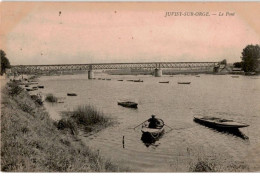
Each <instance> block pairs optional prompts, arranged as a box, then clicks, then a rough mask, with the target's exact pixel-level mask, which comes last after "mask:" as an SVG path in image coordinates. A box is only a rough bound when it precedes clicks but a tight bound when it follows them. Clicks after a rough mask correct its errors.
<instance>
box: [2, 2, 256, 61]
mask: <svg viewBox="0 0 260 176" xmlns="http://www.w3.org/2000/svg"><path fill="white" fill-rule="evenodd" d="M0 11H1V33H0V35H1V41H0V44H1V49H3V50H4V51H5V52H6V54H7V57H8V58H9V60H10V62H11V64H12V65H43V64H88V63H126V62H210V61H221V60H223V59H227V61H228V62H229V63H232V62H238V61H240V60H241V58H240V57H241V52H242V50H243V48H244V47H245V46H246V45H248V44H260V35H259V34H260V20H259V16H260V3H259V2H254V3H252V2H251V3H227V2H224V3H187V2H186V3H176V2H175V3H122V2H121V3H120V2H118V3H86V2H85V3H82V2H81V3H80V2H77V3H70V2H56V3H53V2H45V3H41V2H1V5H0ZM166 12H182V13H185V12H209V14H210V16H167V17H165V14H166ZM226 12H230V13H234V16H229V15H228V16H226ZM219 13H223V14H224V15H223V16H219ZM212 14H216V15H212Z"/></svg>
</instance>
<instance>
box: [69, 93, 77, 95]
mask: <svg viewBox="0 0 260 176" xmlns="http://www.w3.org/2000/svg"><path fill="white" fill-rule="evenodd" d="M67 96H77V94H76V93H67Z"/></svg>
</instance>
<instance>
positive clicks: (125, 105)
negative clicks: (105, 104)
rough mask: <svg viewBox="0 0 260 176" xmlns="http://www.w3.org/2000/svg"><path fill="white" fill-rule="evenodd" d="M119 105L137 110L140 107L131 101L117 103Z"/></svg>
mask: <svg viewBox="0 0 260 176" xmlns="http://www.w3.org/2000/svg"><path fill="white" fill-rule="evenodd" d="M117 104H118V105H120V106H123V107H126V108H137V105H138V104H137V103H135V102H131V101H122V102H117Z"/></svg>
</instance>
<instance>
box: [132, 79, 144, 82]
mask: <svg viewBox="0 0 260 176" xmlns="http://www.w3.org/2000/svg"><path fill="white" fill-rule="evenodd" d="M134 82H144V81H143V80H141V79H138V80H134Z"/></svg>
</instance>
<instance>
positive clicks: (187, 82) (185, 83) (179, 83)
mask: <svg viewBox="0 0 260 176" xmlns="http://www.w3.org/2000/svg"><path fill="white" fill-rule="evenodd" d="M190 83H191V82H178V84H190Z"/></svg>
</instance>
